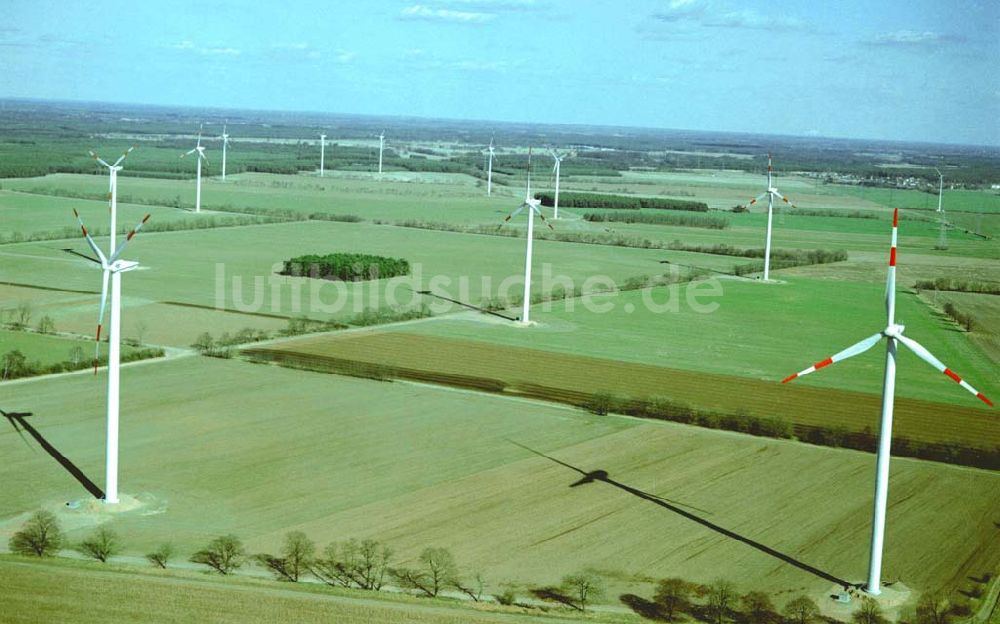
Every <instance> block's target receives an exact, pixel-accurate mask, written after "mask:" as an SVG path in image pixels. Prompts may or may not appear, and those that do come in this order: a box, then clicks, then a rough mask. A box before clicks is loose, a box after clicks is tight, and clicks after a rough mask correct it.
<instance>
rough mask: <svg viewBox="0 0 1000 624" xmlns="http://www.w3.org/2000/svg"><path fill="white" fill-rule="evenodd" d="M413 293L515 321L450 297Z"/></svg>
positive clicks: (509, 317)
mask: <svg viewBox="0 0 1000 624" xmlns="http://www.w3.org/2000/svg"><path fill="white" fill-rule="evenodd" d="M415 292H416V293H417V294H418V295H424V296H426V297H434V298H436V299H442V300H444V301H450V302H451V303H454V304H455V305H460V306H462V307H463V308H468V309H470V310H475V311H476V312H481V313H483V314H489V315H490V316H496V317H499V318H502V319H505V320H508V321H516V320H517V319H516V318H514V317H512V316H507V315H506V314H500V313H499V312H496V311H494V310H487V309H486V308H481V307H479V306H474V305H472V304H471V303H465V302H464V301H459V300H458V299H452V298H451V297H445V296H444V295H438V294H436V293H432V292H431V291H429V290H417V291H415Z"/></svg>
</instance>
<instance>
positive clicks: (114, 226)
mask: <svg viewBox="0 0 1000 624" xmlns="http://www.w3.org/2000/svg"><path fill="white" fill-rule="evenodd" d="M134 149H135V146H134V145H133V146H132V147H130V148H128V149H127V150H125V153H124V154H122V155H121V156H119V157H118V160H116V161H115V164H113V165H109V164H108V163H107V162H106V161H105V160H104V159H102V158H101V157H100V156H98V155H97V154H95V153H94V151H93V150H91V151H90V155H91V156H92V157H93V159H94V160H96V161H97V162H99V163H101V165H103V166H104V167H106V168H107V170H108V173H109V174H110V180H109V181H108V199H109V200H111V234H110V236H109V243H108V253H111V252H113V251H114V249H115V235H116V234H117V230H118V172H119V171H121V170H122V169H123V167H122V166H121V164H122V161H123V160H125V157H126V156H128V155H129V153H131V152H132V150H134Z"/></svg>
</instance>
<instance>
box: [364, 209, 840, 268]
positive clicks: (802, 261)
mask: <svg viewBox="0 0 1000 624" xmlns="http://www.w3.org/2000/svg"><path fill="white" fill-rule="evenodd" d="M376 223H378V224H382V223H383V222H381V221H377V222H376ZM393 225H395V226H398V227H409V228H418V229H423V230H437V231H444V232H460V233H463V234H481V235H484V236H507V237H519V236H523V235H524V233H523V232H522V231H520V230H518V229H515V228H497V227H495V226H490V225H456V224H452V223H442V222H440V221H419V220H416V219H407V220H404V221H396V222H394V223H393ZM535 238H538V239H541V240H553V241H557V242H561V243H580V244H584V245H610V246H614V247H630V248H635V249H669V250H671V251H693V252H696V253H705V254H714V255H723V256H735V257H740V258H763V257H764V249H763V248H747V247H734V246H732V245H726V244H724V243H720V244H716V245H688V244H686V243H683V242H681V241H679V240H674V241H671V242H669V243H667V242H663V241H658V240H651V239H648V238H643V237H640V236H625V235H621V234H606V233H599V232H559V231H556V232H551V231H545V230H544V229H536V230H535ZM844 260H847V252H846V251H844V250H842V249H837V250H826V249H772V250H771V264H772V265H773V266H775V267H777V268H787V267H791V266H805V265H809V264H826V263H830V262H842V261H844ZM782 262H784V263H785V264H782ZM762 269H763V265H760V268H758V269H756V270H757V271H760V270H762ZM746 272H752V271H750V270H747V271H746Z"/></svg>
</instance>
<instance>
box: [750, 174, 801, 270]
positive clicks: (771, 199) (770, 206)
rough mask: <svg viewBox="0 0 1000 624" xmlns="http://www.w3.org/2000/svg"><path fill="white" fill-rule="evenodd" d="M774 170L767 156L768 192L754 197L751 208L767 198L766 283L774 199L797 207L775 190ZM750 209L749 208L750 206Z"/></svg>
mask: <svg viewBox="0 0 1000 624" xmlns="http://www.w3.org/2000/svg"><path fill="white" fill-rule="evenodd" d="M772 171H773V169H772V167H771V155H770V154H768V155H767V190H766V191H764V192H763V193H761V194H760V195H758V196H757V197H754V198H753V199H751V200H750V206H753V205H754V204H756V203H757V202H758V201H760V200H761V199H763V198H764V197H765V196H766V197H767V237H766V238H765V240H764V281H765V282H766V281H767V280H768V275H769V273H770V271H771V225H772V222H773V220H774V198H775V197H777V198H778V199H780V200H781V201H783V202H785V203H786V204H788V205H789V206H791V207H792V208H794V207H795V205H794V204H792V203H791V202H790V201H788V199H787V198H786V197H785V196H784V195H782V194H781V193H779V192H778V189H777V188H775V186H774V182H773V181H772V179H771V177H772V176H771V173H772ZM748 208H749V206H748Z"/></svg>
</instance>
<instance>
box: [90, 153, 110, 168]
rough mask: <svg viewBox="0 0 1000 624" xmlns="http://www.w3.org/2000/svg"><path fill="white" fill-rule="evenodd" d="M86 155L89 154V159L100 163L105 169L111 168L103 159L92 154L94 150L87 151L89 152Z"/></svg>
mask: <svg viewBox="0 0 1000 624" xmlns="http://www.w3.org/2000/svg"><path fill="white" fill-rule="evenodd" d="M87 153H88V154H90V156H91V158H93V159H94V160H96V161H97V162H99V163H101V164H102V165H104V166H105V167H111V165H109V164H108V163H106V162H104V159H103V158H101V157H100V156H98V155H97V154H95V153H94V150H90V151H89V152H87Z"/></svg>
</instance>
